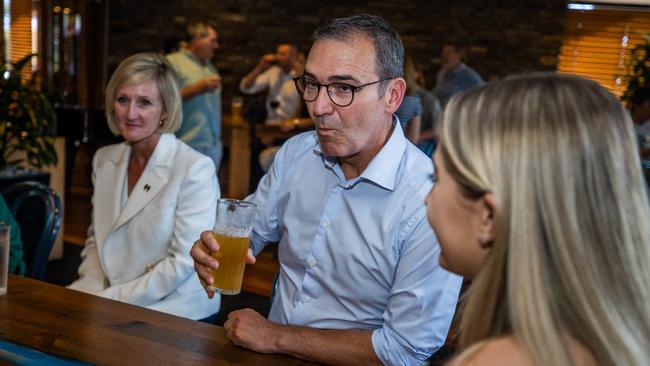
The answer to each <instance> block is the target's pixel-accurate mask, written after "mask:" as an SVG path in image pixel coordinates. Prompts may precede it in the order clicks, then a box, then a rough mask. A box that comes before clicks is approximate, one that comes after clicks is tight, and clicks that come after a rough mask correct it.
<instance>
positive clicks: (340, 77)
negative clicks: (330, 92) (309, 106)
mask: <svg viewBox="0 0 650 366" xmlns="http://www.w3.org/2000/svg"><path fill="white" fill-rule="evenodd" d="M303 76H306V77H308V78H311V79H314V80H318V78H317V77H316V75H314V74H312V73H311V72H309V71H307V70H305V72H304V74H303ZM327 81H330V82H331V81H354V82H357V83H358V82H359V79H357V78H355V77H354V76H352V75H332V76H330V77H328V78H327Z"/></svg>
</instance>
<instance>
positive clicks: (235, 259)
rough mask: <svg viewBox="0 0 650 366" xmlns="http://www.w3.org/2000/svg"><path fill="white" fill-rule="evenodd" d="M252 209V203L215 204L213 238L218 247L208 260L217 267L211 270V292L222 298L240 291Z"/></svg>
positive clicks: (229, 202) (232, 200)
mask: <svg viewBox="0 0 650 366" xmlns="http://www.w3.org/2000/svg"><path fill="white" fill-rule="evenodd" d="M256 208H257V206H256V205H255V204H254V203H251V202H246V201H240V200H234V199H227V198H222V199H219V201H217V221H216V223H215V225H214V237H215V239H217V242H219V246H220V248H219V250H218V251H216V252H213V253H212V257H213V258H214V259H216V260H217V261H218V262H219V268H217V269H215V270H214V271H212V278H213V279H214V282H213V283H212V286H211V287H210V289H211V290H213V291H216V292H219V293H221V294H224V295H237V294H238V293H239V292H240V291H241V282H242V278H243V277H244V267H245V266H246V253H247V252H248V244H249V241H250V236H251V231H252V227H253V219H254V218H255V210H256Z"/></svg>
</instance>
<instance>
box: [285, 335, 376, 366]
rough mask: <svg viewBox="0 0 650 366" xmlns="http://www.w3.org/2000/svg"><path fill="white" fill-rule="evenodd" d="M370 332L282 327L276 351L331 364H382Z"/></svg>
mask: <svg viewBox="0 0 650 366" xmlns="http://www.w3.org/2000/svg"><path fill="white" fill-rule="evenodd" d="M371 336H372V332H371V331H363V330H322V329H314V328H305V327H297V326H282V327H281V328H280V329H279V331H278V338H277V342H276V347H277V352H278V353H285V354H290V355H292V356H295V357H298V358H303V359H307V360H311V361H316V362H321V363H325V364H330V365H381V364H382V363H381V361H380V360H379V358H377V355H376V354H375V350H374V348H373V347H372V340H371Z"/></svg>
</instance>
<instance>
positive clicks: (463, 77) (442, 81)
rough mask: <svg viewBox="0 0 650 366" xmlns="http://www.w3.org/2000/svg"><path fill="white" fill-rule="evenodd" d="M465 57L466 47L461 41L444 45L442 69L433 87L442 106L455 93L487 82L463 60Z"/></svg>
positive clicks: (441, 56) (441, 54) (441, 58)
mask: <svg viewBox="0 0 650 366" xmlns="http://www.w3.org/2000/svg"><path fill="white" fill-rule="evenodd" d="M464 58H465V47H464V46H462V45H460V44H459V43H448V44H445V45H444V46H443V47H442V52H441V53H440V61H441V65H440V70H439V71H438V74H437V75H436V86H435V88H434V89H433V94H434V95H435V96H436V97H437V98H438V100H439V101H440V104H441V106H442V108H444V107H445V105H446V104H447V101H448V100H449V98H451V97H452V96H453V95H455V94H457V93H460V92H462V91H465V90H467V89H471V88H473V87H475V86H479V85H483V84H485V82H484V81H483V79H482V78H481V76H480V75H479V74H478V73H477V72H476V71H475V70H474V69H472V68H471V67H469V66H467V65H466V64H465V63H464V62H463V59H464Z"/></svg>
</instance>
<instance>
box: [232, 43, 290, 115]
mask: <svg viewBox="0 0 650 366" xmlns="http://www.w3.org/2000/svg"><path fill="white" fill-rule="evenodd" d="M301 65H302V63H301V62H300V61H299V53H298V49H297V47H296V46H295V45H293V44H281V45H279V46H278V48H277V51H276V53H274V54H273V53H269V54H266V55H264V56H262V58H261V59H260V62H259V63H258V64H257V66H255V68H254V69H253V70H252V71H251V72H250V73H248V75H246V76H244V78H243V79H242V80H241V83H240V84H239V89H240V90H241V92H242V93H244V94H255V93H258V92H261V91H263V90H268V94H267V95H266V103H265V106H266V123H268V124H275V123H280V121H281V120H283V119H287V118H293V117H295V116H296V115H297V113H298V109H299V107H300V96H299V95H298V92H296V88H295V86H294V85H293V78H294V77H296V76H299V75H300V73H302V66H301Z"/></svg>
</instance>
